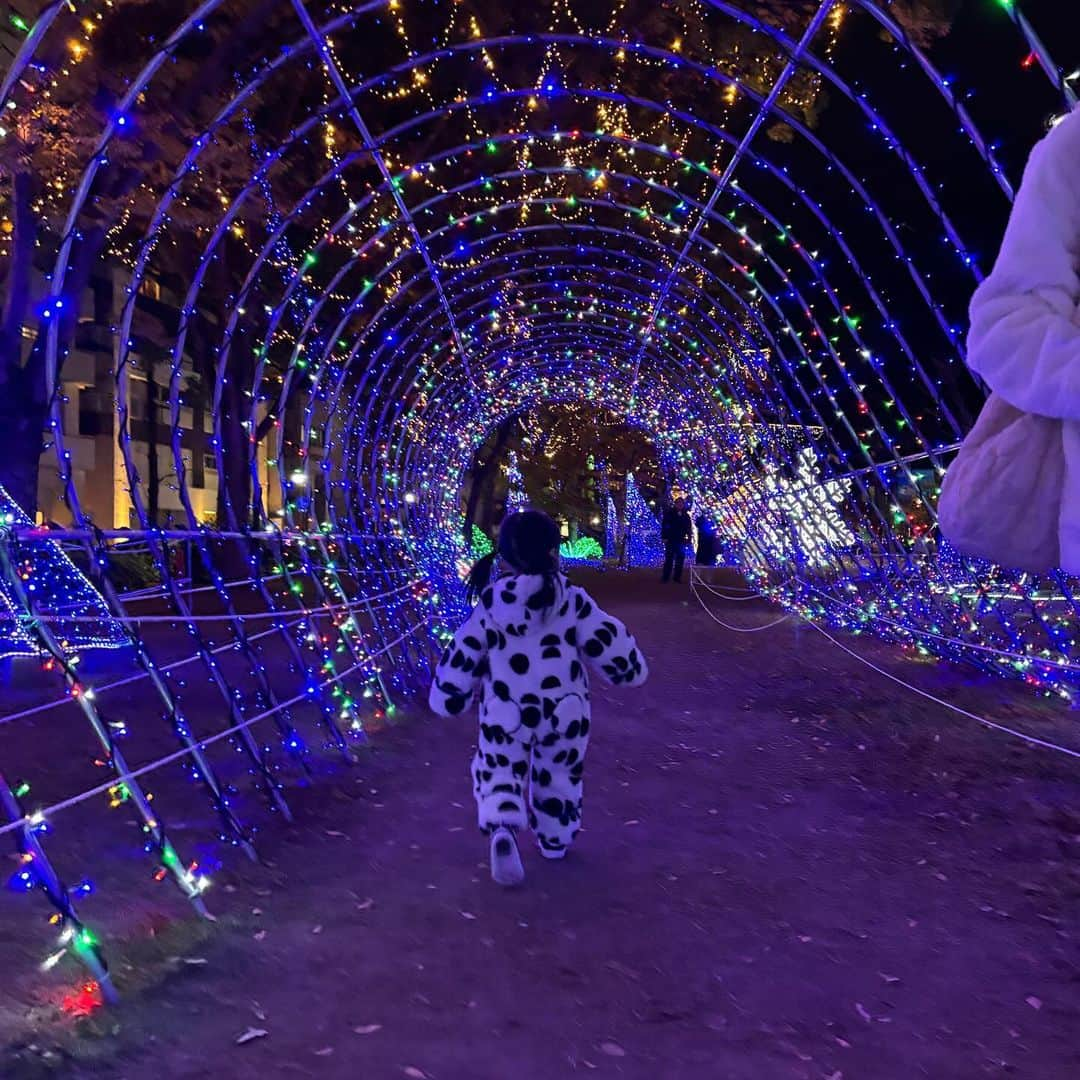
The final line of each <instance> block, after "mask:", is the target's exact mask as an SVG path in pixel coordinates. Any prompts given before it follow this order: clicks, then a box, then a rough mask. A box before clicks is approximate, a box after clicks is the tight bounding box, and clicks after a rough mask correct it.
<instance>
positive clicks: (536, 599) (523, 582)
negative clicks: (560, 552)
mask: <svg viewBox="0 0 1080 1080" xmlns="http://www.w3.org/2000/svg"><path fill="white" fill-rule="evenodd" d="M554 581H555V603H554V604H552V605H551V606H550V607H549V608H546V609H545V608H544V607H543V606H542V603H541V598H542V596H543V593H544V576H543V575H542V574H515V575H514V576H513V577H502V578H498V579H496V580H495V581H493V582H492V583H491V585H490V586H489V587H488V588H487V589H486V590H485V592H484V595H483V598H482V600H481V603H482V604H483V605H484V607H485V608H486V609H487V611H488V614H489V615H490V616H491V619H492V621H493V622H495V623H496V624H497V625H498V626H499V627H500V628H501V629H502V630H505V631H506V632H507V633H508V634H510V635H511V636H513V637H531V636H532V635H533V634H538V633H539V632H540V631H541V630H543V629H544V628H545V627H547V626H548V625H549V624H550V623H551V622H552V620H554V619H555V618H557V617H558V612H559V609H560V608H562V606H563V605H564V604H565V603H566V598H567V594H568V591H569V588H570V585H569V582H568V581H567V580H566V578H565V577H564V576H563V575H562V574H556V575H555V578H554Z"/></svg>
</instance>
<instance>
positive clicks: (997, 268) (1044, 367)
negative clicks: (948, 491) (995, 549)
mask: <svg viewBox="0 0 1080 1080" xmlns="http://www.w3.org/2000/svg"><path fill="white" fill-rule="evenodd" d="M968 365H969V366H970V367H971V369H972V370H973V371H975V372H976V373H977V374H979V375H981V376H982V378H983V379H984V380H985V381H986V383H987V385H988V386H989V387H990V389H991V390H995V391H997V393H999V394H1000V395H1001V396H1002V397H1003V398H1004V399H1005V400H1006V401H1007V402H1009V403H1010V404H1011V405H1015V406H1016V407H1017V408H1019V409H1023V410H1024V411H1025V412H1030V413H1035V414H1037V415H1039V416H1048V417H1052V418H1054V419H1058V420H1063V421H1065V424H1064V445H1065V493H1064V498H1063V500H1062V503H1063V512H1062V515H1061V522H1060V525H1059V537H1060V543H1061V562H1062V566H1063V567H1064V568H1065V569H1066V570H1069V571H1071V572H1073V573H1080V109H1077V110H1074V111H1073V112H1072V113H1071V114H1070V115H1069V116H1067V117H1065V119H1064V120H1062V121H1061V122H1060V123H1059V124H1058V125H1057V127H1055V128H1054V129H1053V130H1052V131H1051V132H1050V133H1049V135H1047V136H1046V138H1045V139H1043V140H1042V142H1040V143H1039V144H1038V145H1037V146H1036V147H1035V149H1034V151H1033V152H1032V154H1031V159H1030V160H1029V162H1028V165H1027V169H1026V170H1025V172H1024V180H1023V183H1022V184H1021V186H1020V190H1019V192H1018V193H1017V196H1016V202H1015V204H1014V206H1013V211H1012V215H1011V217H1010V218H1009V224H1008V228H1007V229H1006V231H1005V239H1004V240H1003V242H1002V245H1001V252H1000V254H999V255H998V259H997V262H996V264H995V265H994V269H993V272H992V273H991V274H990V276H989V277H988V278H987V279H986V280H985V281H984V282H983V283H982V285H980V286H979V288H978V289H977V290H976V292H975V296H974V298H973V299H972V302H971V334H970V337H969V339H968ZM1037 464H1038V463H1036V462H1033V463H1032V468H1033V469H1034V468H1036V467H1037Z"/></svg>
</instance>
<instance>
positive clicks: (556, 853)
mask: <svg viewBox="0 0 1080 1080" xmlns="http://www.w3.org/2000/svg"><path fill="white" fill-rule="evenodd" d="M536 846H537V847H538V848H539V849H540V854H541V855H543V857H544V858H545V859H565V858H566V852H567V849H566V848H546V847H544V845H543V844H537V845H536Z"/></svg>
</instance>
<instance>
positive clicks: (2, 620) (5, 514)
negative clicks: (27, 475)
mask: <svg viewBox="0 0 1080 1080" xmlns="http://www.w3.org/2000/svg"><path fill="white" fill-rule="evenodd" d="M16 527H18V528H19V529H22V530H25V532H24V533H23V536H22V538H21V539H20V540H19V541H18V542H14V543H12V544H11V546H10V557H11V569H12V572H13V573H14V574H15V575H16V576H17V577H18V578H19V580H20V581H21V583H22V587H23V589H24V590H25V592H26V595H27V596H28V598H29V600H30V603H31V606H32V611H33V614H34V615H35V616H36V617H38V618H41V619H45V620H48V622H49V623H50V624H51V629H52V631H53V633H54V634H55V635H56V637H57V638H58V640H59V641H60V642H61V643H62V644H63V645H64V647H65V648H66V649H68V650H70V651H71V653H72V654H73V655H77V654H78V653H80V652H83V651H84V650H87V649H102V648H104V649H117V648H123V647H124V646H125V645H128V644H129V641H128V638H127V635H126V634H125V633H124V629H123V627H122V626H121V625H120V624H119V623H118V622H117V621H116V620H115V619H114V618H113V617H112V615H111V614H110V613H109V609H108V607H107V605H106V603H105V601H104V600H103V599H102V597H101V595H100V594H99V593H98V592H97V590H96V589H95V588H94V587H93V586H92V585H91V584H90V582H89V581H88V580H87V579H86V577H85V576H84V575H83V573H82V572H81V571H80V570H79V569H78V568H77V567H76V566H75V564H74V563H73V562H72V561H71V559H69V558H68V557H67V555H66V554H65V553H64V550H63V548H61V546H60V545H59V544H58V543H56V542H55V541H53V540H49V539H45V538H42V539H34V538H33V537H34V528H33V522H32V521H31V520H30V518H29V517H27V515H26V514H25V513H24V512H23V511H22V509H21V508H20V507H19V506H17V505H16V504H15V502H14V501H13V500H12V499H11V497H10V496H9V495H8V493H7V492H6V491H5V490H4V488H3V487H2V486H0V536H2V535H4V534H5V533H7V532H10V531H11V530H13V529H15V528H16ZM46 535H47V533H46ZM28 614H29V613H28V612H27V611H26V609H25V607H24V605H23V604H22V603H21V602H20V601H19V599H18V597H17V596H16V595H15V594H14V590H13V587H12V584H11V583H10V582H7V581H6V580H5V576H4V575H3V574H0V659H3V658H4V657H6V656H36V655H39V654H40V653H41V651H42V649H41V643H40V641H39V640H38V639H37V638H36V637H35V636H34V635H33V633H32V632H31V631H30V630H29V629H27V627H26V626H25V625H24V624H25V621H26V617H27V615H28Z"/></svg>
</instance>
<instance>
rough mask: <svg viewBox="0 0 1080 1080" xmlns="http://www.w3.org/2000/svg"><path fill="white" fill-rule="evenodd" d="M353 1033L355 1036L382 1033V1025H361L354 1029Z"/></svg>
mask: <svg viewBox="0 0 1080 1080" xmlns="http://www.w3.org/2000/svg"><path fill="white" fill-rule="evenodd" d="M353 1031H355V1032H356V1034H357V1035H374V1034H375V1032H376V1031H382V1024H361V1025H360V1027H354V1028H353Z"/></svg>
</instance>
